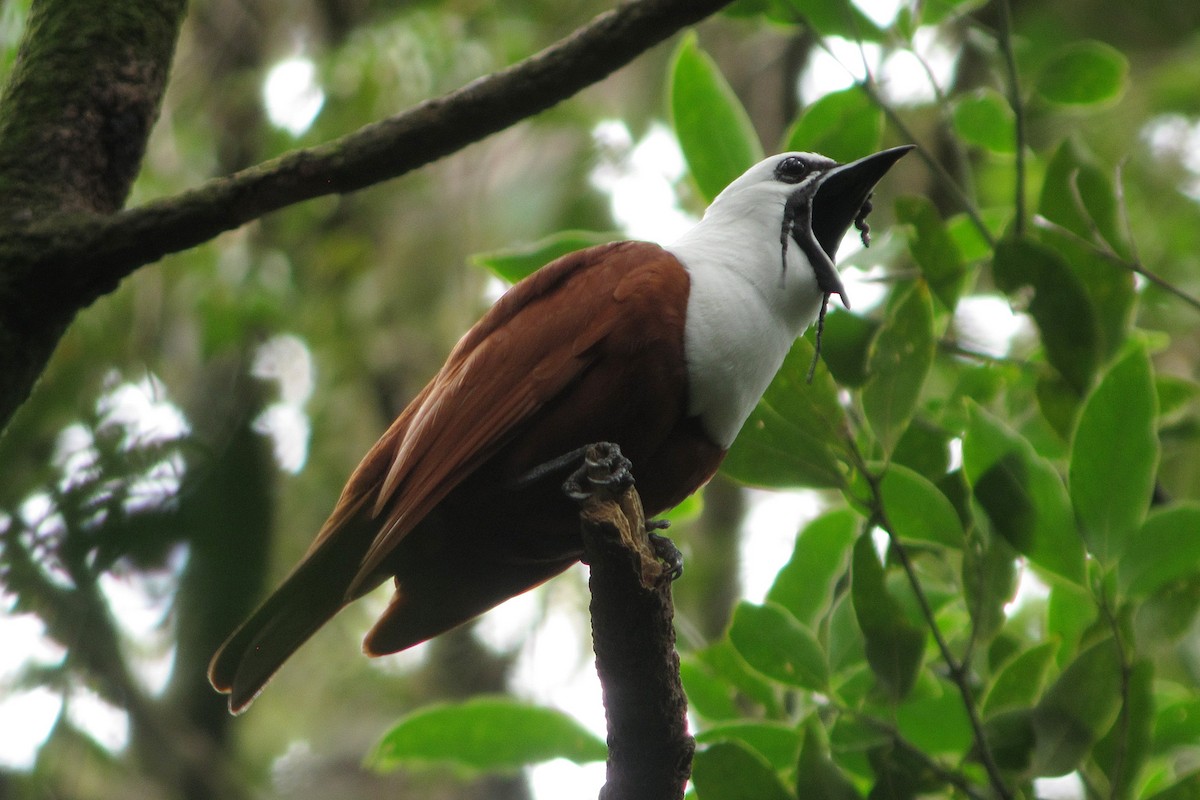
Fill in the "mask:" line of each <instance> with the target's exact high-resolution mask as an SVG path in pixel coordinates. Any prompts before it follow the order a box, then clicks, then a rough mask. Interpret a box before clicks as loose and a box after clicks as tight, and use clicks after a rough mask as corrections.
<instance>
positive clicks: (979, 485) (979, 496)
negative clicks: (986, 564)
mask: <svg viewBox="0 0 1200 800" xmlns="http://www.w3.org/2000/svg"><path fill="white" fill-rule="evenodd" d="M968 412H969V413H968V422H967V429H966V432H965V433H964V435H963V470H964V471H965V472H966V475H967V480H968V481H969V482H970V484H971V487H972V491H973V492H974V494H975V499H976V500H978V501H979V504H980V505H981V506H982V507H983V509H984V511H985V512H986V513H987V516H988V519H989V520H990V521H991V523H992V527H993V529H994V530H995V531H996V533H998V534H1000V535H1001V536H1003V537H1004V538H1005V539H1006V540H1007V541H1008V543H1009V544H1010V545H1012V546H1013V547H1014V548H1015V549H1016V550H1017V551H1019V552H1021V553H1023V554H1024V555H1026V556H1028V557H1029V560H1030V561H1032V562H1033V563H1034V564H1036V565H1037V566H1039V567H1041V568H1042V569H1045V570H1047V571H1049V572H1052V573H1054V574H1056V575H1059V576H1060V577H1063V578H1066V579H1067V580H1069V581H1072V582H1074V583H1076V584H1082V583H1083V578H1084V551H1083V542H1082V540H1081V539H1080V538H1079V535H1078V533H1077V532H1076V529H1075V518H1074V515H1073V513H1072V511H1071V504H1070V500H1069V498H1068V496H1067V490H1066V487H1064V486H1063V484H1062V479H1061V478H1060V477H1059V474H1058V471H1057V470H1056V469H1055V468H1054V467H1053V465H1051V464H1050V463H1049V462H1048V461H1046V460H1045V459H1043V458H1042V457H1041V456H1039V455H1038V454H1037V453H1036V452H1034V449H1033V445H1031V444H1030V443H1029V442H1028V441H1027V440H1026V439H1024V438H1023V437H1022V436H1021V435H1020V434H1018V433H1016V432H1015V431H1013V430H1011V429H1009V428H1008V427H1006V426H1005V425H1004V424H1003V423H1002V422H1001V421H1000V420H998V419H997V418H995V417H993V416H992V415H991V414H989V413H988V412H987V411H985V410H984V409H982V408H980V407H979V406H978V405H976V404H975V403H973V402H970V401H968Z"/></svg>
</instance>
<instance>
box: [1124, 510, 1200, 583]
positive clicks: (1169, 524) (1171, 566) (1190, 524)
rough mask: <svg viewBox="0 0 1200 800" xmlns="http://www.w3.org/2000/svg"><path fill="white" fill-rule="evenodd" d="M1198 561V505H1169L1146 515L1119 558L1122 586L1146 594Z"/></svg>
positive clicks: (1183, 574) (1191, 570)
mask: <svg viewBox="0 0 1200 800" xmlns="http://www.w3.org/2000/svg"><path fill="white" fill-rule="evenodd" d="M1197 564H1200V505H1198V504H1196V503H1187V504H1180V505H1175V506H1169V507H1167V508H1162V509H1158V510H1156V511H1154V512H1153V513H1151V514H1150V516H1149V517H1147V518H1146V522H1145V523H1144V524H1143V525H1142V528H1141V530H1140V531H1138V534H1137V536H1136V537H1134V541H1133V547H1130V548H1129V549H1128V550H1127V551H1126V553H1125V555H1124V556H1122V557H1121V560H1120V561H1118V562H1117V577H1118V578H1119V580H1120V586H1121V590H1122V591H1123V592H1127V593H1128V594H1129V595H1131V596H1133V597H1138V598H1141V597H1146V596H1147V595H1149V594H1151V593H1152V592H1155V591H1157V590H1158V589H1160V588H1162V587H1163V586H1166V585H1167V584H1168V583H1171V582H1172V581H1176V580H1179V579H1181V578H1184V577H1187V576H1188V575H1190V574H1192V573H1194V572H1195V571H1196V565H1197Z"/></svg>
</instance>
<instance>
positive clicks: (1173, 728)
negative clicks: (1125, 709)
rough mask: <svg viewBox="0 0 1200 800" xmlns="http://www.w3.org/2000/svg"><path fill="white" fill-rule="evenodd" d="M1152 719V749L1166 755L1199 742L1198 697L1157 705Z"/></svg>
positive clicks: (1199, 708) (1199, 713) (1199, 716)
mask: <svg viewBox="0 0 1200 800" xmlns="http://www.w3.org/2000/svg"><path fill="white" fill-rule="evenodd" d="M1159 705H1160V706H1161V707H1160V708H1159V710H1158V714H1157V715H1156V716H1155V718H1154V737H1153V749H1154V752H1155V753H1166V752H1169V751H1170V750H1172V749H1173V748H1176V747H1190V746H1193V745H1195V744H1196V742H1200V697H1195V696H1191V695H1190V693H1189V696H1188V697H1185V698H1183V699H1180V700H1171V701H1168V702H1165V703H1160V704H1159Z"/></svg>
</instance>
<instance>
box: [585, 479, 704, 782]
mask: <svg viewBox="0 0 1200 800" xmlns="http://www.w3.org/2000/svg"><path fill="white" fill-rule="evenodd" d="M592 488H593V493H592V494H591V496H589V497H588V498H587V499H586V500H584V501H583V506H582V509H581V511H580V520H581V522H582V528H583V546H584V561H585V562H586V563H587V564H589V565H590V567H591V578H590V580H589V586H590V587H591V591H592V603H591V615H592V639H593V646H594V647H595V650H596V671H597V672H598V673H599V675H600V683H601V685H602V686H603V689H604V708H605V713H606V716H607V719H608V774H607V780H606V783H605V785H604V788H603V789H602V790H601V792H600V797H601V800H670V798H682V797H683V794H684V788H685V786H686V785H687V781H688V778H689V776H690V775H691V767H692V754H693V752H694V751H695V747H696V744H695V740H694V739H693V738H692V736H691V734H689V733H688V727H687V697H686V695H685V694H684V692H683V684H682V683H681V682H680V679H679V654H678V653H677V652H676V650H675V627H674V614H675V608H674V605H673V604H672V601H671V577H670V575H669V574H668V573H667V572H666V571H665V570H664V569H663V567H662V564H661V563H660V562H659V560H658V558H657V557H656V556H655V554H654V552H653V550H652V548H651V547H650V544H649V541H648V538H647V535H646V522H645V518H644V516H643V513H642V503H641V500H640V499H639V498H638V495H637V491H635V490H634V489H633V488H629V489H627V490H625V491H623V492H620V493H619V494H614V493H613V492H612V491H610V489H609V488H607V487H606V486H604V485H603V484H599V485H594V486H593V487H592Z"/></svg>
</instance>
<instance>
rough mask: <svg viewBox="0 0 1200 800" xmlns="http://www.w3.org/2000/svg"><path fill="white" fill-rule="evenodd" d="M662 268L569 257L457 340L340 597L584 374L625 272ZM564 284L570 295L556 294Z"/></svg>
mask: <svg viewBox="0 0 1200 800" xmlns="http://www.w3.org/2000/svg"><path fill="white" fill-rule="evenodd" d="M664 262H666V263H668V264H669V268H671V269H675V270H681V269H682V268H681V267H680V266H679V264H678V262H677V261H675V259H674V257H673V256H671V255H669V254H668V253H666V252H665V251H664V250H662V249H661V248H659V247H658V246H656V245H652V244H646V243H634V242H624V243H620V244H616V245H602V246H600V247H597V248H591V249H588V250H583V251H580V252H578V253H573V254H571V255H569V256H566V257H565V258H564V259H560V260H559V261H557V262H555V263H554V264H552V265H550V266H548V267H546V268H544V269H543V270H541V271H540V272H539V273H536V274H535V275H534V276H533V278H531V279H530V281H528V282H525V283H522V284H518V286H517V287H514V291H513V292H510V293H509V294H507V295H505V297H504V298H502V299H501V301H500V302H499V303H498V304H497V305H496V306H494V307H493V310H492V311H491V312H489V313H488V314H487V315H486V316H485V317H484V318H483V319H482V320H481V321H480V322H479V324H477V325H476V326H475V327H474V328H472V330H471V331H470V332H469V333H468V334H467V335H466V336H464V337H463V339H462V340H461V341H460V342H459V344H458V346H456V347H455V349H454V351H453V352H452V353H451V355H450V358H449V359H448V360H447V362H446V364H445V366H443V368H442V370H441V371H440V372H439V373H438V374H437V376H436V377H434V379H433V381H432V382H431V383H430V388H429V390H428V392H427V393H426V394H425V396H424V397H423V398H422V399H421V403H420V407H419V408H418V409H417V410H416V411H415V412H414V414H413V416H412V419H411V422H410V424H409V426H408V427H407V429H406V431H405V435H404V438H403V441H402V442H400V443H398V444H399V447H398V448H397V449H396V450H394V451H393V453H394V455H393V456H392V458H391V464H390V465H389V466H388V473H387V477H386V478H385V480H384V482H383V485H382V486H381V487H380V490H379V494H378V495H377V496H376V497H375V500H374V508H375V512H376V514H380V513H383V512H384V511H386V514H387V516H386V518H385V519H384V521H383V523H382V525H381V528H380V534H379V536H378V537H377V538H376V539H375V541H374V542H373V543H372V545H371V547H370V549H369V550H368V552H367V554H366V555H365V557H364V559H363V563H362V567H361V569H360V570H359V572H358V574H357V575H356V576H355V577H354V580H353V582H352V583H351V586H350V587H349V589H348V593H351V594H353V593H354V592H355V591H357V590H358V588H360V587H361V586H362V585H364V583H366V582H369V581H370V580H371V578H372V576H373V575H375V574H376V573H377V571H378V569H379V567H380V565H381V564H382V563H383V561H384V560H385V559H386V558H387V556H388V554H389V553H391V552H392V550H393V549H394V548H395V546H396V544H397V543H398V542H399V541H400V540H401V539H402V538H403V537H404V536H405V535H406V534H407V533H408V532H409V531H410V530H412V528H413V526H414V525H416V524H417V523H419V522H420V521H421V520H422V519H423V518H424V517H425V515H426V514H428V513H429V512H430V511H431V510H432V509H433V508H434V507H435V506H436V505H437V504H438V503H439V502H441V501H442V500H443V499H444V498H445V497H446V495H447V494H449V493H450V492H451V491H453V489H454V488H455V487H456V486H457V485H458V484H459V483H461V482H462V480H463V479H464V478H466V477H467V476H468V475H470V474H471V473H472V472H474V471H475V469H477V468H478V467H479V465H480V464H482V463H483V462H484V461H486V460H487V459H488V458H490V457H491V456H492V455H493V454H494V453H495V451H496V449H497V448H498V447H499V446H500V445H501V443H502V442H503V441H504V439H505V437H506V435H507V434H508V433H509V432H511V431H512V430H513V429H514V428H516V427H518V426H519V425H520V424H521V422H523V421H524V420H526V419H528V418H529V417H531V416H533V415H534V414H535V413H536V412H537V411H538V410H539V409H540V408H542V407H543V406H544V405H545V404H546V403H547V402H548V401H549V400H550V399H552V398H554V397H556V396H557V395H558V394H559V392H560V391H561V390H562V389H563V388H564V387H565V386H567V385H568V384H569V383H571V382H572V381H574V380H576V379H577V378H578V377H579V375H580V374H581V373H582V372H584V371H585V370H586V369H587V368H588V366H589V365H590V363H591V362H592V360H593V359H594V358H595V357H596V345H597V343H599V342H601V341H602V340H604V339H605V338H607V337H608V336H609V335H610V334H612V332H613V330H614V327H616V326H617V325H619V324H620V323H621V321H622V320H621V315H620V314H619V313H613V311H612V308H613V306H614V300H617V298H616V297H615V294H616V293H617V292H618V289H619V287H620V285H621V283H622V280H623V279H624V278H625V277H626V275H627V274H628V273H629V271H630V270H640V269H644V268H646V267H648V266H653V265H657V266H659V267H661V266H662V265H663V264H664ZM567 279H570V281H571V285H572V290H571V291H570V292H569V293H567V292H559V291H556V290H557V289H559V288H560V287H561V286H562V285H564V283H565V281H566V280H567ZM517 290H520V291H517ZM618 305H619V303H618ZM509 323H512V324H509ZM380 455H381V456H386V455H387V454H386V453H381V454H380Z"/></svg>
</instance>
